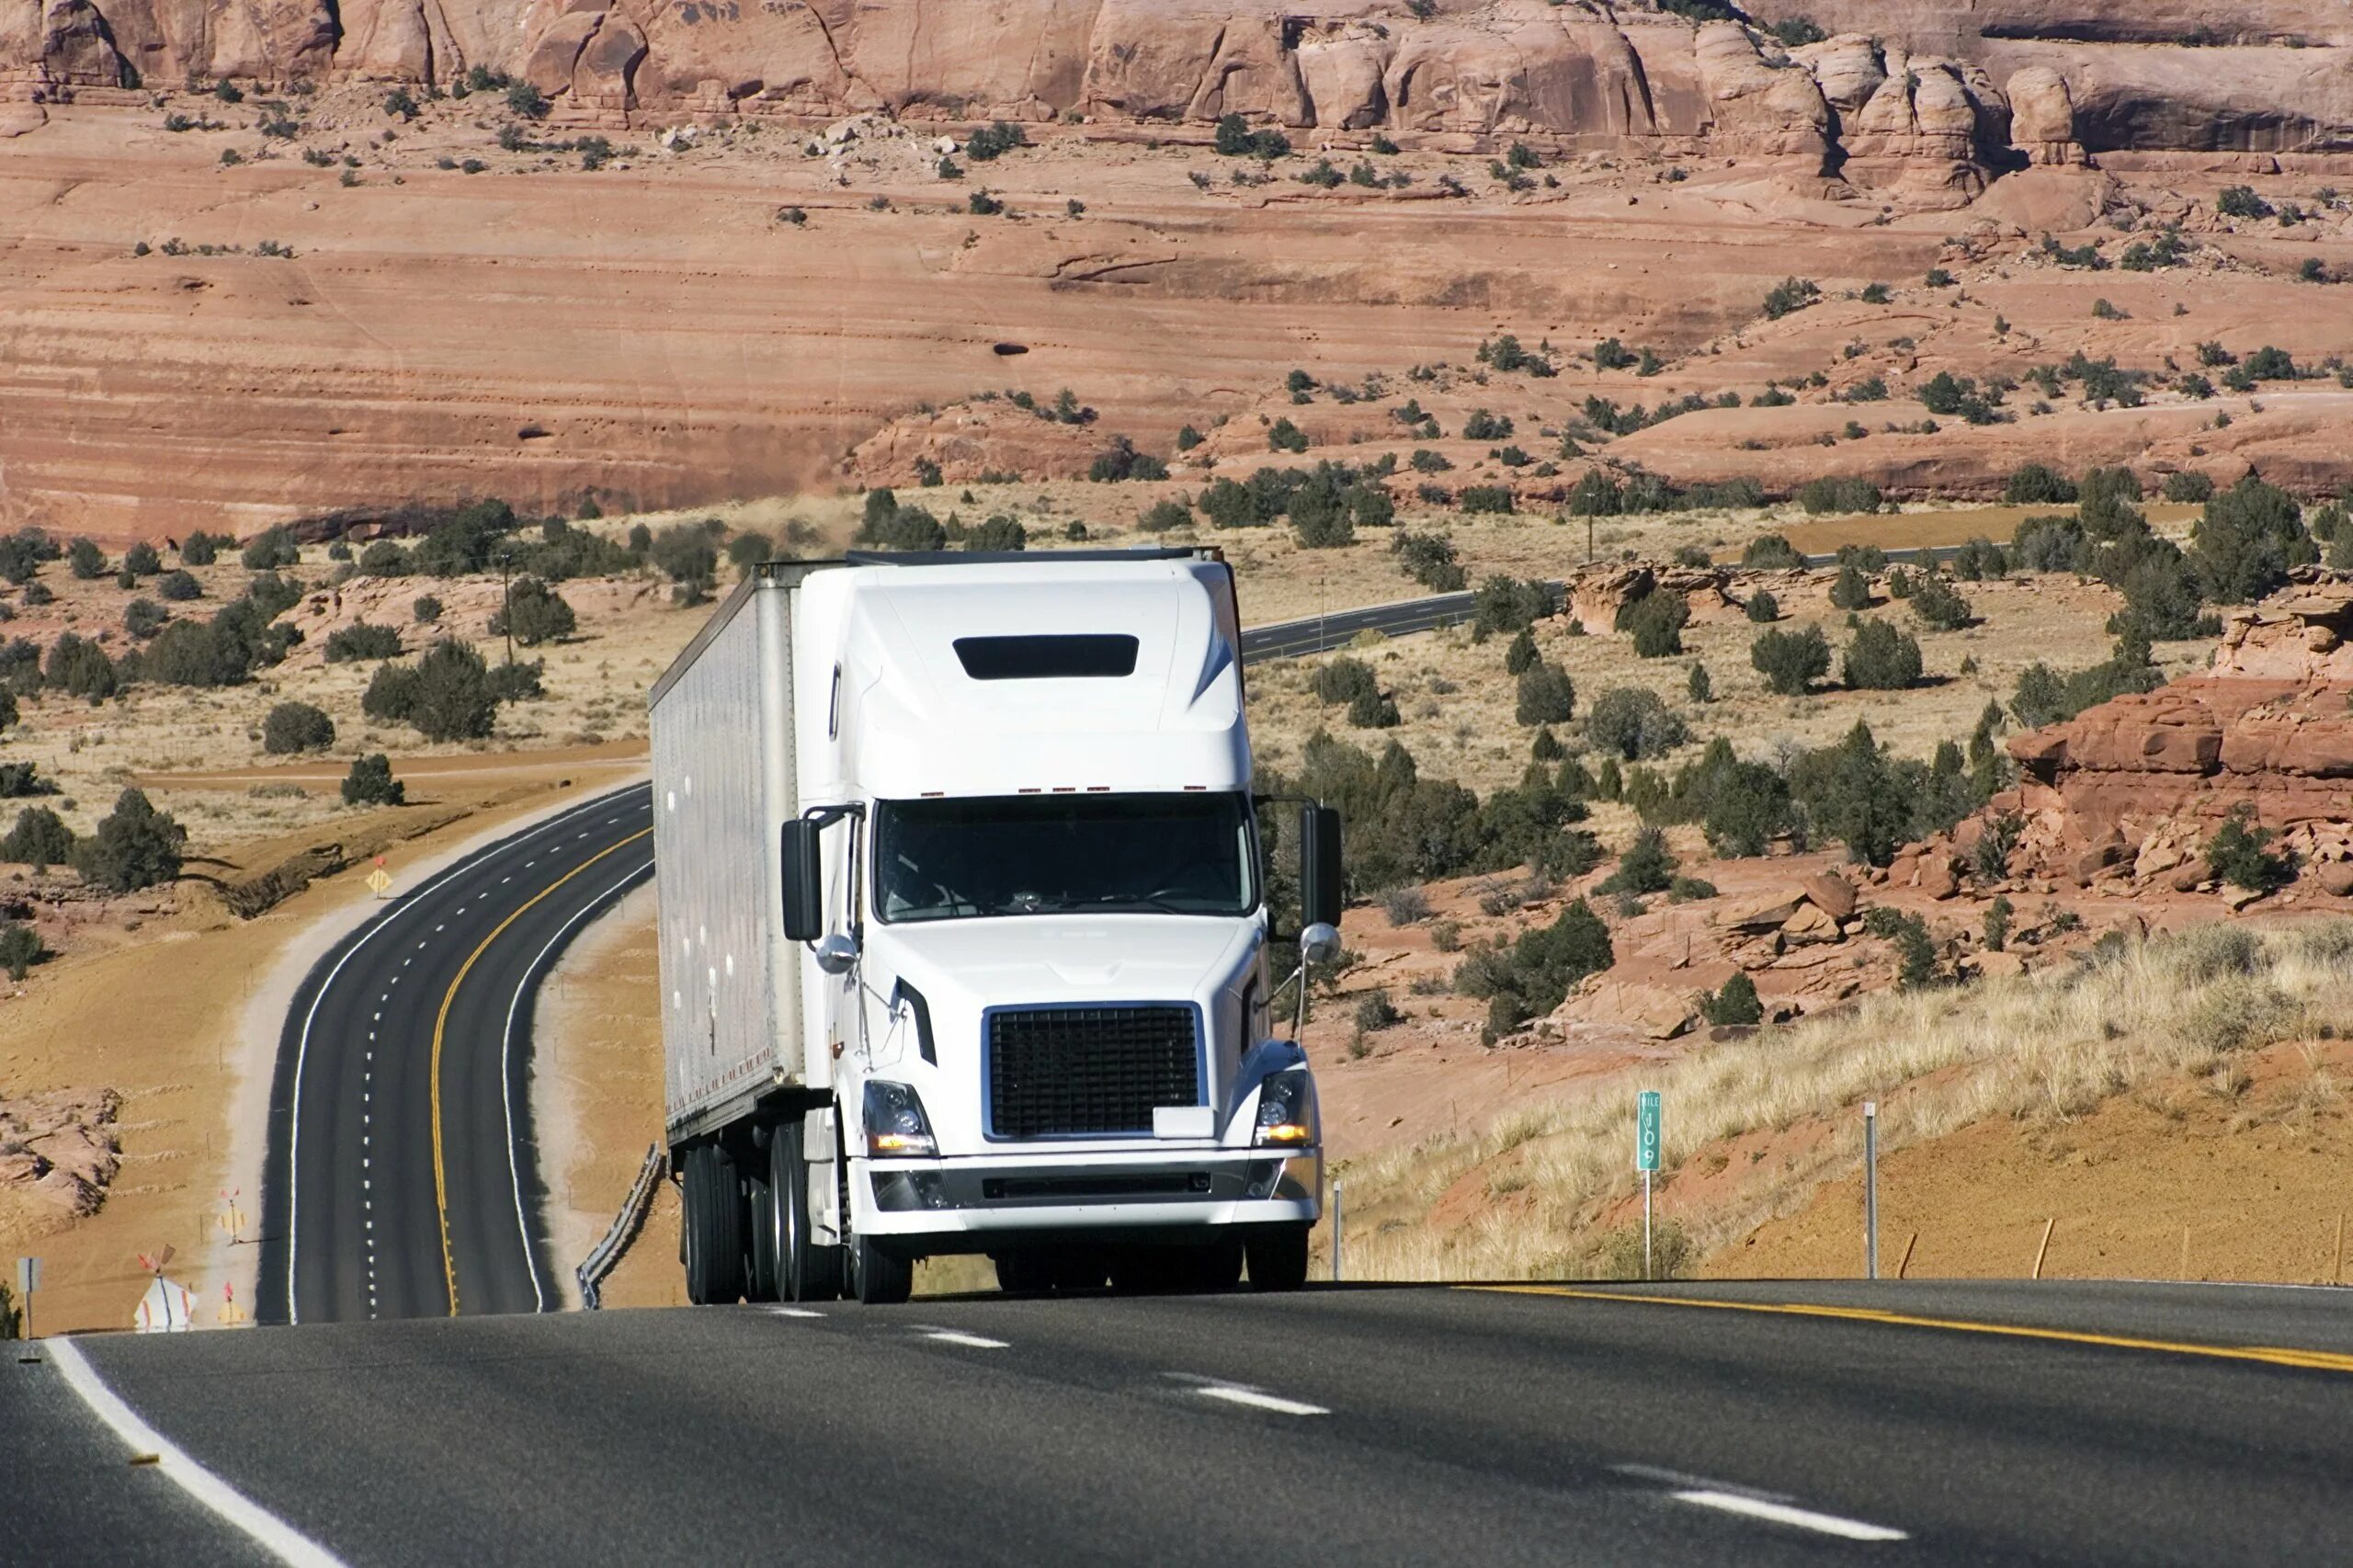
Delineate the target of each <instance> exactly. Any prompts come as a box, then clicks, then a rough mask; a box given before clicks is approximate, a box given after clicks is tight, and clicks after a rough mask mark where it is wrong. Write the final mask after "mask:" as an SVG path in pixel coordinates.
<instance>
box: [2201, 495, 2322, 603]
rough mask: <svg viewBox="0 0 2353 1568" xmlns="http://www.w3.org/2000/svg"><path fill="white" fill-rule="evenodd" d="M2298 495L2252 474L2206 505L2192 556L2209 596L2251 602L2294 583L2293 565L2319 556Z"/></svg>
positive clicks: (2222, 599)
mask: <svg viewBox="0 0 2353 1568" xmlns="http://www.w3.org/2000/svg"><path fill="white" fill-rule="evenodd" d="M2318 555H2319V552H2318V551H2317V550H2315V549H2314V547H2313V541H2312V538H2311V536H2310V535H2309V534H2307V533H2306V532H2305V531H2304V525H2303V521H2302V508H2301V507H2299V506H2297V504H2296V498H2295V497H2294V496H2292V495H2290V494H2288V493H2287V492H2286V491H2284V490H2281V489H2279V487H2278V486H2277V485H2271V484H2266V483H2264V482H2263V481H2261V480H2259V479H2257V478H2256V477H2255V476H2254V475H2252V474H2249V475H2248V476H2247V477H2245V479H2242V480H2240V481H2239V482H2238V483H2236V484H2234V485H2233V486H2231V488H2229V489H2228V490H2225V491H2223V492H2222V494H2219V495H2217V496H2215V497H2214V498H2213V499H2212V500H2211V501H2209V502H2208V503H2206V515H2205V516H2204V517H2201V518H2200V519H2199V522H2198V525H2197V527H2196V528H2194V529H2193V530H2192V531H2191V533H2190V551H2189V558H2190V561H2191V562H2192V563H2193V564H2194V565H2195V567H2196V568H2197V572H2198V577H2199V581H2200V584H2201V585H2203V586H2204V588H2205V590H2206V596H2207V597H2209V598H2211V599H2213V600H2215V601H2217V602H2218V603H2222V604H2249V603H2252V602H2253V601H2255V600H2256V599H2259V598H2261V597H2264V596H2265V595H2266V594H2268V593H2270V592H2272V591H2273V590H2275V589H2277V588H2279V587H2280V586H2281V585H2284V584H2285V583H2286V582H2287V581H2288V568H2289V567H2290V566H2296V565H2303V564H2307V563H2309V562H2313V561H2315V560H2317V559H2318Z"/></svg>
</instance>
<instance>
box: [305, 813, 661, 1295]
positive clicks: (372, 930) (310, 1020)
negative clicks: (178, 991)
mask: <svg viewBox="0 0 2353 1568" xmlns="http://www.w3.org/2000/svg"><path fill="white" fill-rule="evenodd" d="M625 788H628V789H635V788H637V786H635V785H629V786H626V787H625ZM596 804H597V801H582V802H581V803H580V804H578V805H576V806H574V807H571V808H570V809H568V810H565V811H561V812H557V813H556V814H555V815H553V816H551V817H550V818H549V819H548V820H547V821H545V822H543V823H541V824H540V825H539V826H537V827H535V828H531V829H529V831H527V832H524V833H519V834H517V835H514V836H513V837H512V838H503V839H499V840H497V841H496V842H494V843H493V844H491V845H489V846H486V847H485V848H484V849H483V851H482V852H481V853H480V854H478V855H472V856H468V857H466V858H463V859H461V860H460V861H459V862H458V864H456V865H454V866H451V867H450V868H449V869H447V870H445V871H443V872H442V873H441V874H440V875H439V876H438V877H435V878H434V879H433V880H432V881H429V882H426V884H425V885H424V886H422V887H420V888H418V889H417V890H416V891H415V892H411V893H409V894H407V895H406V896H405V897H404V898H402V899H400V900H399V901H398V902H397V903H394V904H393V905H392V907H391V908H390V909H387V910H385V911H384V912H383V913H382V914H381V915H378V916H376V920H375V924H373V925H372V926H369V927H368V928H367V929H366V930H365V931H363V932H361V933H360V936H359V939H358V941H356V942H354V943H352V944H351V946H350V947H349V948H347V949H345V951H344V955H343V957H341V958H339V959H337V960H335V967H334V968H332V969H330V970H328V971H327V977H326V978H325V979H324V980H323V981H321V982H319V989H318V991H317V993H316V994H314V995H313V996H312V998H311V1008H310V1011H309V1012H307V1013H305V1014H303V1015H302V1033H301V1036H300V1038H299V1039H298V1040H297V1041H296V1043H295V1047H294V1097H293V1105H292V1108H291V1110H290V1112H289V1113H288V1116H287V1129H288V1131H287V1137H286V1321H287V1322H288V1323H290V1324H299V1323H301V1321H302V1311H301V1307H300V1306H299V1305H297V1304H296V1301H295V1296H294V1264H295V1259H296V1258H297V1256H300V1253H301V1224H300V1223H299V1221H300V1218H301V1209H302V1176H301V1173H302V1068H303V1066H304V1065H305V1063H307V1062H309V1060H310V1056H311V1026H312V1025H313V1024H315V1023H316V1022H318V1017H319V1008H320V1006H322V1005H323V1004H324V1002H325V1001H326V996H327V993H328V992H329V991H332V990H333V989H335V976H336V975H338V974H341V973H342V972H343V966H344V965H345V964H347V963H349V962H350V961H351V960H352V955H353V954H355V953H357V952H358V951H359V949H362V948H364V947H366V946H367V945H368V944H369V942H371V941H373V940H375V939H376V937H379V936H381V935H382V934H383V933H384V932H386V931H388V930H390V929H391V928H392V922H393V921H395V920H397V919H399V918H400V916H401V915H404V914H405V913H407V912H408V911H409V910H411V909H413V908H415V907H416V905H417V903H419V902H420V901H421V900H422V899H423V898H424V897H425V895H426V893H428V892H432V891H433V890H434V889H436V888H438V887H439V886H440V885H441V884H442V883H443V882H446V881H449V879H450V878H452V877H454V876H457V875H458V874H459V873H460V872H461V871H477V870H482V869H485V867H486V863H487V862H489V861H492V860H494V859H495V858H497V857H498V856H499V855H501V854H503V853H504V852H505V851H506V849H508V848H509V847H512V846H517V845H520V844H523V843H525V842H527V841H529V840H530V839H533V838H536V837H538V836H539V835H540V834H542V833H545V832H546V831H547V830H548V829H550V828H551V827H554V826H556V825H558V824H561V823H563V822H564V821H565V820H566V819H568V818H570V817H573V816H576V815H578V814H579V813H580V812H585V811H588V810H590V809H591V808H592V807H594V806H595V805H596ZM383 1016H384V1015H383V1014H382V1013H381V1012H379V1013H377V1015H376V1017H379V1018H381V1017H383Z"/></svg>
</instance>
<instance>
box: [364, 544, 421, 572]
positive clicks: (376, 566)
mask: <svg viewBox="0 0 2353 1568" xmlns="http://www.w3.org/2000/svg"><path fill="white" fill-rule="evenodd" d="M357 564H358V568H359V570H360V571H361V572H363V573H365V574H367V575H369V576H370V577H405V576H407V575H408V572H409V554H408V551H405V550H403V549H402V548H401V547H400V546H399V545H398V544H397V543H395V542H393V541H392V540H388V539H380V540H371V541H370V542H369V546H368V548H367V549H365V550H363V551H360V552H359V560H358V562H357Z"/></svg>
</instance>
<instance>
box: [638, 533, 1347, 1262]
mask: <svg viewBox="0 0 2353 1568" xmlns="http://www.w3.org/2000/svg"><path fill="white" fill-rule="evenodd" d="M651 709H652V728H653V749H654V867H655V881H656V885H657V887H658V890H659V892H658V896H659V899H660V904H661V918H660V936H661V979H662V998H661V1001H662V1018H663V1046H664V1052H665V1070H666V1078H667V1096H666V1099H667V1122H668V1137H669V1142H670V1149H671V1157H672V1165H673V1168H674V1169H675V1170H676V1171H677V1172H678V1173H679V1176H680V1180H681V1183H682V1186H683V1196H684V1200H685V1205H684V1206H685V1222H684V1226H683V1232H684V1234H683V1237H682V1243H681V1247H680V1253H681V1261H682V1262H683V1263H684V1265H685V1268H686V1276H687V1290H688V1297H689V1298H690V1299H691V1300H693V1301H697V1302H716V1301H735V1300H737V1299H739V1298H748V1299H751V1300H754V1301H772V1300H779V1299H781V1300H788V1301H811V1300H824V1299H829V1298H831V1297H834V1296H836V1295H839V1294H844V1293H847V1294H849V1295H852V1296H855V1297H856V1298H857V1299H858V1300H860V1301H900V1300H904V1298H905V1297H906V1295H907V1293H908V1290H909V1288H910V1284H911V1281H912V1275H913V1269H914V1265H915V1261H916V1260H917V1259H919V1258H923V1257H926V1256H938V1255H943V1254H957V1253H963V1254H975V1253H979V1254H986V1255H987V1256H989V1257H991V1258H992V1259H993V1260H994V1261H995V1265H996V1270H997V1275H998V1278H999V1280H1000V1282H1001V1283H1002V1284H1003V1285H1005V1286H1006V1288H1007V1289H1009V1290H1055V1289H1074V1288H1083V1287H1087V1286H1101V1285H1103V1284H1105V1283H1107V1282H1108V1283H1113V1284H1117V1285H1120V1286H1121V1287H1123V1288H1155V1287H1157V1288H1203V1287H1215V1286H1230V1285H1233V1284H1235V1283H1237V1282H1238V1281H1239V1279H1240V1278H1241V1277H1242V1274H1243V1271H1244V1268H1245V1263H1246V1267H1247V1270H1248V1276H1249V1278H1250V1280H1251V1282H1252V1284H1253V1285H1254V1286H1255V1287H1256V1288H1258V1289H1262V1290H1263V1289H1272V1290H1285V1289H1290V1288H1294V1287H1296V1286H1298V1285H1299V1284H1300V1283H1301V1281H1302V1279H1303V1278H1305V1276H1306V1270H1307V1243H1308V1231H1309V1229H1310V1227H1312V1226H1313V1224H1314V1222H1315V1221H1316V1219H1317V1217H1318V1216H1319V1214H1320V1212H1321V1208H1322V1199H1323V1176H1324V1165H1323V1149H1322V1137H1321V1132H1320V1128H1319V1124H1318V1121H1317V1109H1316V1097H1315V1085H1314V1082H1313V1078H1312V1076H1311V1075H1310V1074H1309V1071H1308V1067H1307V1062H1306V1058H1305V1056H1304V1055H1303V1054H1302V1051H1301V1050H1300V1048H1299V1046H1298V1045H1297V1044H1296V1043H1295V1042H1294V1041H1293V1040H1290V1039H1284V1038H1279V1034H1280V1033H1282V1032H1284V1031H1281V1030H1280V1029H1279V1025H1280V1024H1281V1023H1282V1022H1284V1021H1286V1020H1285V1019H1284V1017H1283V1013H1282V1012H1281V1011H1280V1010H1279V1002H1278V997H1277V992H1278V991H1279V990H1280V989H1282V988H1283V986H1285V985H1288V984H1290V983H1298V984H1300V985H1302V986H1303V985H1304V984H1305V983H1306V982H1305V979H1304V976H1303V973H1302V972H1301V971H1293V972H1292V974H1291V975H1290V977H1288V978H1287V979H1286V978H1284V977H1279V976H1278V975H1276V974H1275V973H1274V972H1272V971H1271V968H1270V964H1269V959H1268V949H1269V944H1270V942H1272V941H1276V940H1283V939H1285V938H1283V937H1278V936H1277V935H1276V934H1275V933H1274V932H1273V930H1272V928H1271V926H1270V915H1269V909H1268V896H1267V886H1266V878H1265V876H1264V874H1263V867H1262V858H1261V854H1260V830H1259V820H1258V815H1257V811H1256V803H1255V802H1254V801H1253V799H1252V796H1251V792H1250V790H1251V765H1250V744H1249V739H1248V736H1247V733H1246V732H1245V727H1244V718H1243V689H1242V668H1241V653H1240V625H1239V618H1238V612H1237V609H1236V606H1235V601H1234V594H1233V573H1232V570H1231V568H1230V567H1228V566H1227V565H1226V564H1225V563H1224V562H1223V561H1222V560H1221V559H1219V557H1218V556H1217V554H1216V552H1214V551H1188V550H1160V551H1094V552H1083V551H1063V552H1053V553H1044V552H1041V553H1040V554H1036V555H1009V556H982V555H972V554H960V555H952V556H951V555H903V554H874V555H861V554H858V553H853V554H851V555H850V556H849V557H848V558H847V559H846V560H845V561H842V562H826V563H822V564H804V563H794V562H779V563H770V564H767V565H764V566H761V567H759V568H757V569H756V572H755V573H754V574H753V575H752V576H751V577H749V578H747V579H746V580H745V582H744V583H743V584H742V585H740V586H739V587H738V588H737V589H736V591H735V592H734V594H733V596H732V597H729V598H728V599H727V600H726V602H725V603H724V604H722V606H721V607H720V608H718V610H717V611H716V612H715V613H714V614H713V615H712V616H711V618H710V623H709V624H708V625H707V626H705V627H704V628H703V629H702V631H701V632H700V633H699V635H698V636H697V637H696V638H695V640H694V641H693V642H691V643H689V644H688V647H687V649H686V651H685V652H684V653H680V654H679V655H678V658H677V660H676V663H675V664H673V665H671V667H670V669H669V671H668V673H667V674H665V676H663V677H662V679H661V681H660V682H659V683H658V684H657V685H656V686H655V687H654V692H653V696H652V699H651ZM1297 821H1298V824H1299V835H1298V839H1299V871H1300V904H1301V911H1302V920H1303V921H1304V922H1305V923H1306V924H1305V927H1304V929H1303V930H1302V931H1301V932H1300V933H1298V934H1297V935H1296V939H1297V940H1298V942H1299V945H1300V947H1301V949H1302V952H1303V953H1305V954H1307V955H1309V956H1310V957H1314V958H1320V957H1322V956H1324V955H1325V954H1328V953H1329V952H1331V951H1335V950H1336V949H1337V946H1338V938H1337V937H1336V934H1335V933H1334V932H1333V931H1332V929H1331V926H1332V924H1333V923H1334V922H1336V920H1337V919H1338V914H1339V905H1340V865H1339V823H1338V819H1337V817H1336V814H1335V813H1334V812H1331V811H1329V810H1328V809H1326V808H1324V807H1321V806H1317V805H1313V804H1304V805H1302V810H1301V812H1300V816H1299V818H1298V819H1297ZM1305 961H1306V960H1304V959H1303V960H1302V964H1301V970H1302V971H1303V969H1304V965H1305ZM1278 981H1280V982H1281V983H1280V984H1279V983H1278Z"/></svg>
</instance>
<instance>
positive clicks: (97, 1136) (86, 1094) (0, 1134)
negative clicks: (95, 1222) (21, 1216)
mask: <svg viewBox="0 0 2353 1568" xmlns="http://www.w3.org/2000/svg"><path fill="white" fill-rule="evenodd" d="M121 1106H122V1100H121V1096H119V1095H117V1094H116V1093H115V1092H114V1091H113V1090H112V1089H60V1090H53V1091H51V1092H48V1093H45V1094H37V1095H28V1096H25V1097H24V1098H22V1099H0V1195H5V1196H7V1197H9V1198H12V1199H17V1201H18V1203H20V1204H21V1205H22V1206H23V1207H24V1208H25V1209H26V1210H36V1211H40V1210H45V1211H46V1216H47V1217H48V1218H52V1219H74V1218H78V1217H80V1216H81V1215H84V1214H90V1213H95V1212H96V1211H97V1208H98V1205H100V1204H101V1203H103V1202H105V1201H106V1196H107V1187H108V1186H109V1185H110V1184H111V1183H112V1182H113V1181H114V1177H115V1173H116V1171H117V1170H119V1168H120V1166H121V1164H122V1154H121V1145H120V1143H119V1141H118V1138H117V1135H116V1132H115V1118H116V1115H117V1113H118V1112H119V1110H120V1109H121Z"/></svg>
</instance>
